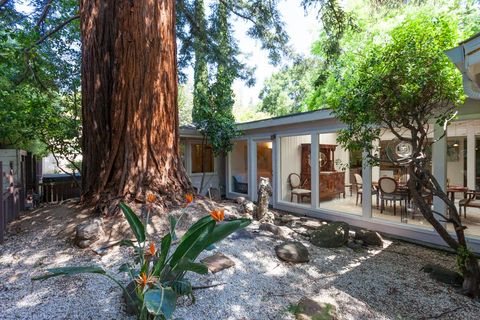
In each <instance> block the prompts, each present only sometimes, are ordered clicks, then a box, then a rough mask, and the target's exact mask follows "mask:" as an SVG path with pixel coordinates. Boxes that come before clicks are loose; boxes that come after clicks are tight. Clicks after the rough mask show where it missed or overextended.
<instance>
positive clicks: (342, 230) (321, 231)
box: [310, 221, 350, 248]
mask: <svg viewBox="0 0 480 320" xmlns="http://www.w3.org/2000/svg"><path fill="white" fill-rule="evenodd" d="M349 229H350V226H349V225H348V223H345V222H339V221H337V222H330V223H328V224H326V225H322V226H320V227H319V228H318V229H316V230H315V231H313V232H312V237H311V238H310V242H311V243H312V244H314V245H316V246H318V247H322V248H337V247H341V246H343V245H344V244H346V243H347V242H348V231H349Z"/></svg>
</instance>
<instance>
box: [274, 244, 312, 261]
mask: <svg viewBox="0 0 480 320" xmlns="http://www.w3.org/2000/svg"><path fill="white" fill-rule="evenodd" d="M275 253H276V254H277V257H278V258H279V259H281V260H283V261H287V262H295V263H301V262H308V261H309V260H310V255H309V252H308V249H307V247H305V246H304V245H303V244H302V243H301V242H298V241H289V242H284V243H282V244H279V245H278V246H276V247H275Z"/></svg>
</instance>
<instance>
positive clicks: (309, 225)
mask: <svg viewBox="0 0 480 320" xmlns="http://www.w3.org/2000/svg"><path fill="white" fill-rule="evenodd" d="M323 224H324V223H322V222H321V221H319V220H312V219H308V220H306V221H301V222H300V225H302V226H303V227H304V228H306V229H310V230H316V229H318V228H320V227H321V226H322V225H323Z"/></svg>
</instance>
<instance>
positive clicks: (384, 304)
mask: <svg viewBox="0 0 480 320" xmlns="http://www.w3.org/2000/svg"><path fill="white" fill-rule="evenodd" d="M223 205H225V206H226V207H227V211H228V210H229V209H230V208H235V206H236V205H235V204H233V203H231V202H227V203H223ZM212 206H214V204H212V203H209V202H202V201H200V202H199V203H196V204H195V205H194V206H192V207H190V208H189V209H188V214H187V217H186V219H185V220H183V223H180V228H181V229H184V228H185V227H186V226H187V224H188V223H190V222H191V221H192V220H195V219H198V218H199V217H200V216H202V215H205V214H206V213H207V212H208V209H209V208H211V207H212ZM232 211H234V210H232ZM177 214H178V212H177ZM86 218H87V215H86V213H85V212H82V211H81V210H79V208H78V207H76V206H75V205H73V204H65V205H58V206H52V207H46V208H42V209H39V210H37V211H35V212H29V213H26V214H25V215H24V216H23V217H22V219H21V220H19V221H16V222H15V223H13V224H11V225H10V228H9V234H8V236H7V239H6V241H5V243H4V244H2V245H0V301H1V303H0V315H1V318H2V319H66V318H68V319H134V318H133V317H129V316H128V315H127V314H126V313H125V305H124V302H123V299H122V294H121V292H120V290H119V289H118V287H117V286H116V285H115V284H113V283H111V282H110V281H109V280H108V279H105V278H103V277H101V276H96V275H78V276H73V277H68V278H67V277H61V278H55V279H49V280H46V281H44V282H32V281H31V280H30V278H31V277H32V276H35V275H39V274H41V273H43V272H44V271H45V269H47V268H51V267H58V266H68V265H91V264H98V265H101V266H102V267H104V268H106V269H108V270H110V272H112V273H115V274H116V273H117V270H118V267H119V266H120V265H121V264H122V263H124V262H126V261H127V260H128V259H129V257H130V254H131V252H130V251H129V249H127V248H124V247H119V246H113V247H112V248H110V249H109V250H107V251H106V254H104V255H98V254H96V253H94V252H93V251H92V250H89V249H85V250H81V249H78V248H77V247H76V246H75V245H74V244H73V230H74V226H75V225H76V224H78V223H79V222H80V221H83V220H85V219H86ZM164 220H165V219H164V218H163V217H156V218H155V219H153V221H154V225H153V227H152V228H150V233H151V234H153V237H154V239H155V241H156V242H157V243H158V242H159V239H160V238H161V235H162V234H163V233H164V232H165V230H166V225H165V223H164ZM117 236H118V235H112V239H109V241H110V242H112V241H113V240H115V239H114V238H115V237H117ZM295 238H296V239H295V240H297V241H300V242H302V243H303V244H304V245H305V246H306V247H307V248H308V250H309V252H310V261H309V262H307V263H302V264H291V263H287V262H283V261H280V260H279V259H278V258H277V256H276V254H275V250H274V247H275V246H276V245H278V244H280V243H282V242H283V241H282V240H281V239H279V238H277V237H275V236H274V235H273V234H271V233H270V232H268V231H260V230H258V224H255V223H254V224H252V225H250V226H249V227H248V228H247V230H246V231H245V232H241V233H239V234H234V235H232V236H230V237H229V238H227V239H226V240H224V241H222V242H221V243H220V244H218V245H217V247H216V248H215V249H214V250H212V251H208V252H204V253H203V254H202V255H201V256H200V259H203V258H204V257H206V256H210V255H212V254H214V253H216V252H220V253H223V254H224V255H226V256H227V257H229V258H230V259H232V260H233V261H234V262H235V266H234V267H231V268H228V269H225V270H222V271H220V272H218V273H215V274H211V273H210V274H208V275H203V276H202V275H196V274H195V275H192V274H190V276H189V277H190V279H191V280H192V283H193V284H194V286H210V285H218V284H221V285H218V286H214V287H211V288H208V289H201V290H197V291H195V297H196V303H195V304H192V303H191V301H190V300H189V299H186V298H182V299H181V300H180V301H179V306H178V308H177V310H176V313H175V316H176V317H179V318H184V319H186V320H190V319H191V320H201V319H294V315H293V314H292V312H291V311H295V310H294V309H295V308H294V307H293V306H294V305H295V304H296V303H297V302H298V301H299V300H300V299H301V298H302V297H310V298H315V299H318V300H321V301H323V302H325V303H330V304H332V305H334V306H335V307H336V310H337V314H338V318H339V319H400V318H406V319H430V318H436V319H477V318H478V314H480V303H478V302H474V301H472V300H470V299H469V298H466V297H464V296H461V295H459V294H457V293H456V291H455V288H453V287H450V286H448V285H444V284H442V283H438V282H436V281H434V280H432V279H430V278H429V277H428V274H426V273H424V272H422V271H421V270H420V269H421V268H422V267H423V266H424V265H425V264H426V263H436V264H439V265H442V266H444V267H448V268H451V269H454V267H455V257H454V256H453V255H451V254H449V253H445V252H442V251H436V250H431V249H427V248H424V247H421V246H415V245H412V244H408V243H405V242H401V241H393V242H392V241H385V242H384V246H383V247H382V248H371V247H367V248H362V249H360V250H352V249H350V248H348V247H341V248H335V249H327V248H319V247H316V246H313V245H311V244H310V243H309V242H308V241H307V240H306V239H303V238H302V237H301V236H296V237H295ZM125 279H126V278H125Z"/></svg>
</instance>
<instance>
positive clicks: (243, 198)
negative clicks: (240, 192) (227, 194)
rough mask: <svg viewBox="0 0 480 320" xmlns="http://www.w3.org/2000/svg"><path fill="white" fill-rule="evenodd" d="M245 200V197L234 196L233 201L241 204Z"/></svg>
mask: <svg viewBox="0 0 480 320" xmlns="http://www.w3.org/2000/svg"><path fill="white" fill-rule="evenodd" d="M245 200H246V199H245V197H236V198H235V200H234V201H235V203H238V204H242V203H244V202H245Z"/></svg>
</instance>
